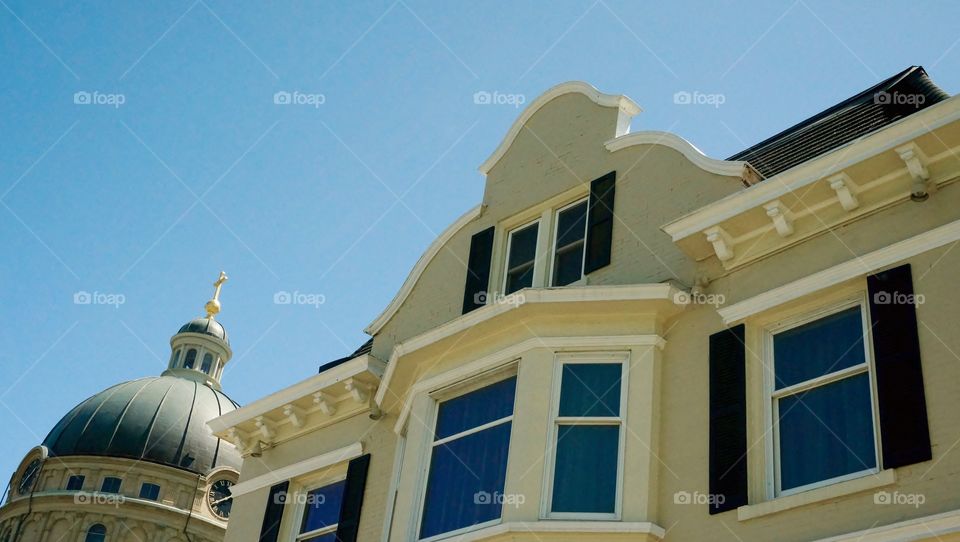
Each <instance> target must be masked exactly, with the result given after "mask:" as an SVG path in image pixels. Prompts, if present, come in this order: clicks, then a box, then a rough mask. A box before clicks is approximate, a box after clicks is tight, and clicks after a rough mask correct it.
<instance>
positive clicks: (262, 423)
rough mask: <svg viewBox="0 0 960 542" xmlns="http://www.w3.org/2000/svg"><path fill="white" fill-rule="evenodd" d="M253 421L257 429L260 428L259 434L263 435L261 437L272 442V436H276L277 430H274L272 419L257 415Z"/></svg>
mask: <svg viewBox="0 0 960 542" xmlns="http://www.w3.org/2000/svg"><path fill="white" fill-rule="evenodd" d="M253 423H254V425H256V426H257V429H259V430H260V434H261V435H263V438H264V439H265V440H266V441H267V442H273V439H274V437H276V436H277V432H276V431H275V430H274V427H273V422H272V421H270V420H269V419H267V418H264V417H263V416H257V417H256V418H254V419H253Z"/></svg>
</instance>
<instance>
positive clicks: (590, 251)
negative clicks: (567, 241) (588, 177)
mask: <svg viewBox="0 0 960 542" xmlns="http://www.w3.org/2000/svg"><path fill="white" fill-rule="evenodd" d="M616 181H617V172H616V171H611V172H610V173H607V174H606V175H604V176H603V177H600V178H599V179H597V180H595V181H593V182H591V183H590V203H589V205H588V207H587V248H586V251H585V255H584V259H585V260H586V261H584V262H583V273H584V274H587V273H590V272H592V271H596V270H597V269H600V268H601V267H606V266H607V265H610V249H611V247H612V244H611V243H612V242H613V195H614V192H616Z"/></svg>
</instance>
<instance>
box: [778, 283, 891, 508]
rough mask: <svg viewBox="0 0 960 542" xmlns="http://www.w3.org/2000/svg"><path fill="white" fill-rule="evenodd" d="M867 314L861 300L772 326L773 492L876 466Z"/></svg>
mask: <svg viewBox="0 0 960 542" xmlns="http://www.w3.org/2000/svg"><path fill="white" fill-rule="evenodd" d="M866 321H867V318H865V316H864V308H863V304H862V303H860V302H856V303H853V304H852V306H851V303H847V304H846V305H845V306H843V307H841V308H839V310H835V311H834V312H832V313H830V314H827V315H826V316H823V315H822V314H821V315H820V317H818V318H816V319H812V320H811V319H809V318H808V319H806V320H805V321H801V322H795V323H793V324H792V325H785V326H782V327H781V328H780V329H777V330H775V331H773V333H772V336H771V339H770V342H771V343H772V352H773V371H772V374H771V375H769V377H768V379H772V380H773V382H771V384H772V385H771V386H770V387H769V388H768V389H770V390H771V392H770V400H771V407H772V412H773V415H772V419H773V420H774V424H773V432H772V434H773V450H774V464H773V467H774V476H773V479H774V483H775V484H776V486H775V494H777V495H783V494H790V493H796V492H799V491H803V490H805V489H810V488H812V487H816V486H820V485H825V484H826V483H832V482H838V481H842V480H845V479H850V478H854V477H857V476H860V475H863V474H866V473H869V472H874V471H876V468H877V465H878V460H877V445H876V436H875V431H874V407H873V403H874V401H873V392H872V389H873V386H872V383H871V374H870V363H869V360H870V350H869V346H868V345H869V344H870V341H869V340H865V338H867V337H868V336H869V331H868V330H867V328H866V327H865V325H864V323H865V322H866Z"/></svg>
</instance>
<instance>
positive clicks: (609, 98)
mask: <svg viewBox="0 0 960 542" xmlns="http://www.w3.org/2000/svg"><path fill="white" fill-rule="evenodd" d="M574 93H577V94H583V95H584V96H586V97H587V98H590V100H592V101H593V102H594V103H596V104H597V105H601V106H603V107H616V108H618V109H619V110H620V112H621V114H623V115H626V117H627V119H626V120H627V121H629V119H630V118H631V117H633V116H634V115H636V114H637V113H639V112H640V111H641V109H640V106H639V105H637V104H636V103H635V102H634V101H633V100H631V99H630V98H627V97H626V96H624V95H622V94H604V93H602V92H600V91H599V90H597V89H596V88H595V87H594V86H593V85H590V84H588V83H584V82H583V81H569V82H567V83H560V84H559V85H557V86H555V87H552V88H550V89H549V90H547V91H546V92H544V93H543V94H541V95H540V96H538V97H537V98H536V99H535V100H533V101H532V102H530V105H528V106H527V107H526V109H524V110H523V112H522V113H520V116H519V117H517V120H515V121H513V125H512V126H510V129H509V130H508V131H507V135H506V136H504V138H503V141H501V142H500V145H499V146H497V148H496V150H494V151H493V154H491V155H490V158H487V159H486V161H484V162H483V164H481V165H480V168H479V169H480V173H483V174H484V175H486V174H487V173H489V172H490V170H491V169H493V166H495V165H496V164H497V162H499V161H500V158H502V157H503V155H504V154H506V152H507V149H509V148H510V145H512V144H513V141H514V140H515V139H516V138H517V135H518V134H519V133H520V130H521V129H523V125H524V124H526V123H527V121H528V120H530V118H531V117H533V115H534V114H536V113H537V111H539V110H540V108H541V107H543V106H544V105H546V104H547V103H548V102H550V101H551V100H553V99H554V98H558V97H560V96H563V95H564V94H574ZM617 125H618V128H617V129H618V130H623V131H624V132H626V130H627V129H628V128H629V126H630V123H629V122H618V123H617ZM615 135H621V134H620V133H617V134H615Z"/></svg>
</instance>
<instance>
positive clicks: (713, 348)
mask: <svg viewBox="0 0 960 542" xmlns="http://www.w3.org/2000/svg"><path fill="white" fill-rule="evenodd" d="M743 341H744V327H743V325H742V324H741V325H739V326H737V327H734V328H730V329H727V330H724V331H721V332H719V333H714V334H713V335H711V336H710V495H711V497H712V498H711V499H710V500H709V501H710V513H711V514H718V513H720V512H726V511H727V510H733V509H735V508H737V507H738V506H742V505H745V504H747V371H746V348H745V346H744V342H743Z"/></svg>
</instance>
